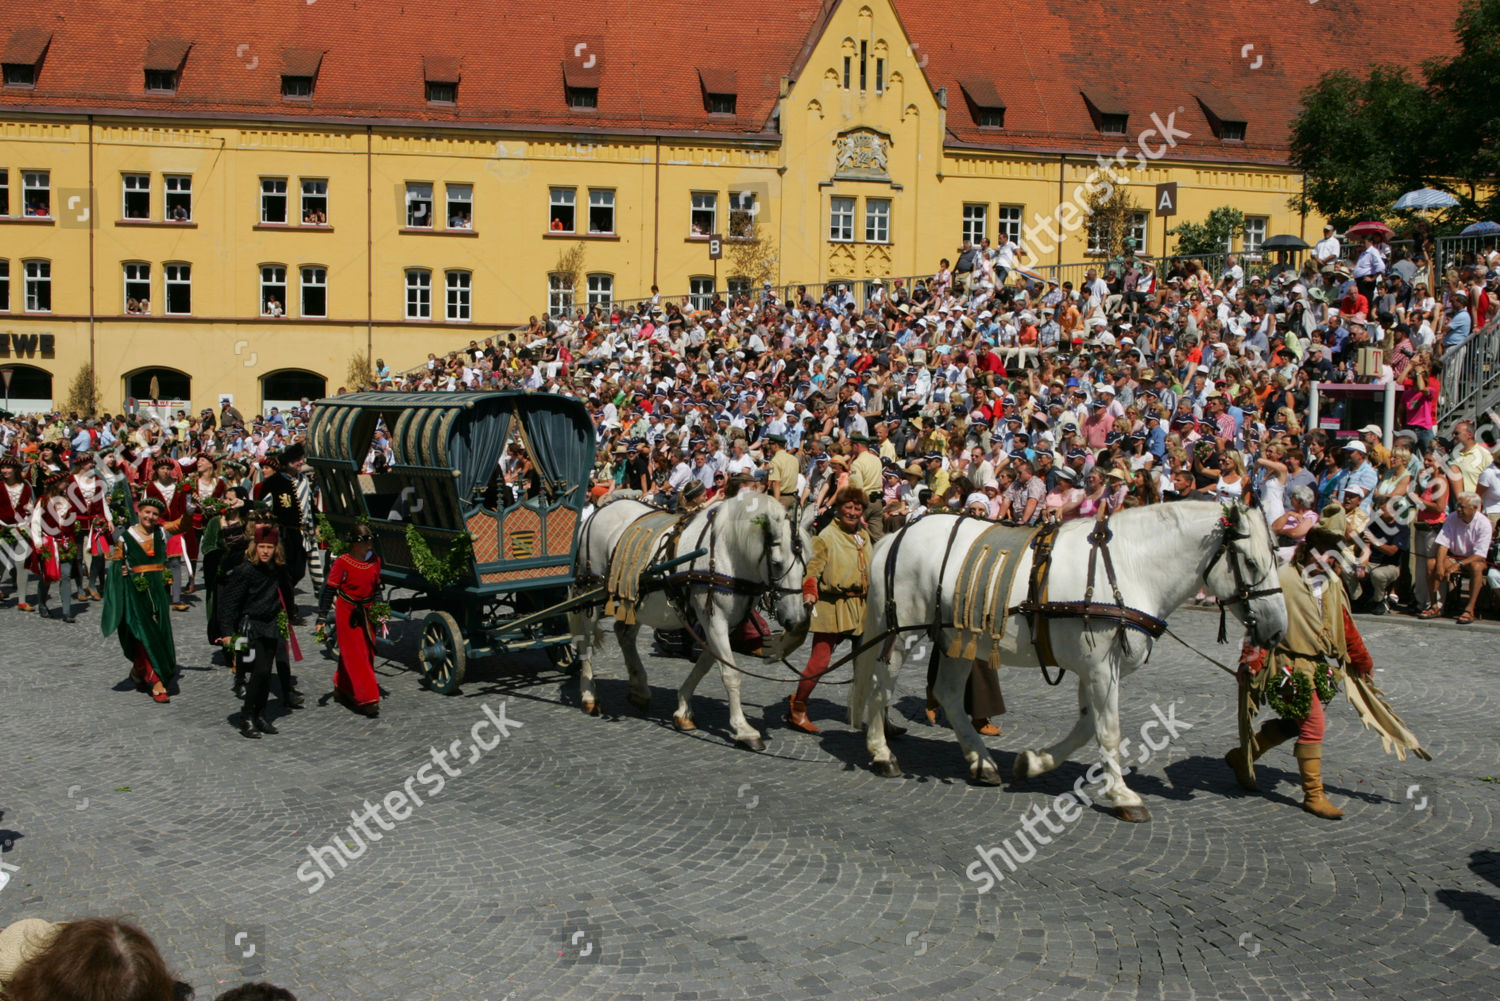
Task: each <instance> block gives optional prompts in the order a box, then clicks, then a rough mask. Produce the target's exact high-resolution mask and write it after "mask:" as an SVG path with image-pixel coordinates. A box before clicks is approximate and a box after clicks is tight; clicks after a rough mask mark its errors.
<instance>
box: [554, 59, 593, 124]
mask: <svg viewBox="0 0 1500 1001" xmlns="http://www.w3.org/2000/svg"><path fill="white" fill-rule="evenodd" d="M599 68H600V67H599V61H598V59H596V58H589V59H587V60H584V61H582V62H580V61H578V60H572V59H570V60H567V61H565V62H564V63H563V98H564V99H565V100H566V101H567V102H568V107H569V108H570V109H572V110H574V111H596V110H598V108H599V78H600V75H601V74H600V72H599Z"/></svg>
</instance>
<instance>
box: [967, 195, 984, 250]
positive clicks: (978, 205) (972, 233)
mask: <svg viewBox="0 0 1500 1001" xmlns="http://www.w3.org/2000/svg"><path fill="white" fill-rule="evenodd" d="M961 229H962V231H963V236H962V237H961V239H963V240H967V241H969V243H970V244H972V245H973V246H976V247H977V246H979V241H980V240H983V239H984V238H985V237H986V236H989V235H990V206H989V203H988V202H964V207H963V215H962V217H961Z"/></svg>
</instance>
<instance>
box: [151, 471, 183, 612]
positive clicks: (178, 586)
mask: <svg viewBox="0 0 1500 1001" xmlns="http://www.w3.org/2000/svg"><path fill="white" fill-rule="evenodd" d="M177 477H178V467H177V463H176V462H174V461H172V460H171V459H169V458H165V457H162V456H158V457H157V460H156V468H155V470H154V474H153V476H152V479H151V482H150V483H147V484H146V489H145V491H144V495H145V497H150V498H154V499H155V500H158V501H160V502H161V512H162V514H161V530H162V534H163V535H165V536H166V539H167V549H166V554H165V559H166V565H167V566H168V567H169V568H170V569H171V571H172V611H174V612H185V611H187V610H188V606H187V605H186V604H185V603H184V602H183V600H182V585H183V578H184V577H185V575H186V572H185V569H184V564H186V562H187V543H186V541H185V540H184V539H183V537H182V533H183V530H184V529H187V528H189V527H190V526H189V523H188V490H187V489H185V488H184V487H183V486H182V484H181V483H179V482H178V480H177Z"/></svg>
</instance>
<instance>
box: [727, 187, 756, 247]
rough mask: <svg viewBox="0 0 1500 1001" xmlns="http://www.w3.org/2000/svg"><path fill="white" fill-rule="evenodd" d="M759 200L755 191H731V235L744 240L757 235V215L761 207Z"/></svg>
mask: <svg viewBox="0 0 1500 1001" xmlns="http://www.w3.org/2000/svg"><path fill="white" fill-rule="evenodd" d="M758 200H759V196H758V195H757V194H756V193H755V192H754V191H743V190H741V191H730V192H729V233H728V235H729V236H731V237H737V238H739V239H742V240H748V239H751V238H753V237H754V236H755V217H756V215H757V214H758V212H759V209H760V206H759V205H758V204H756V203H757V201H758Z"/></svg>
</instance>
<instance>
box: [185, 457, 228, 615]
mask: <svg viewBox="0 0 1500 1001" xmlns="http://www.w3.org/2000/svg"><path fill="white" fill-rule="evenodd" d="M183 486H185V487H187V488H188V497H187V509H188V524H187V526H186V527H185V530H184V531H183V533H182V534H183V543H184V546H185V548H186V549H187V559H188V577H187V580H186V581H185V582H184V584H185V585H186V586H185V587H184V588H183V593H184V594H192V593H193V574H194V571H195V569H196V567H197V566H198V565H199V564H200V563H202V551H201V547H202V539H203V532H204V530H205V529H207V527H208V522H209V520H210V519H211V518H213V517H214V515H216V514H217V513H218V509H219V508H220V507H221V506H222V504H223V500H224V492H225V491H226V490H228V489H229V486H228V484H226V483H225V482H224V481H223V480H222V479H220V478H219V477H218V476H217V475H216V474H215V473H214V460H213V457H212V456H210V455H208V454H206V453H204V454H200V455H199V456H198V460H197V471H196V473H195V474H194V475H193V476H192V478H190V479H187V480H184V481H183ZM207 584H208V580H207V577H205V578H204V586H205V587H206V586H207Z"/></svg>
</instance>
